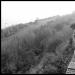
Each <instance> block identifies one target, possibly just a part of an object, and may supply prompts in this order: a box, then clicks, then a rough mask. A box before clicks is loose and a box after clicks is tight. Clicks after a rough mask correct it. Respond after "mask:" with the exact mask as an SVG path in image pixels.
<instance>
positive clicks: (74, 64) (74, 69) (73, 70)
mask: <svg viewBox="0 0 75 75" xmlns="http://www.w3.org/2000/svg"><path fill="white" fill-rule="evenodd" d="M66 74H75V50H74V55H73V57H72V60H71V62H70V64H69V66H68V69H67V71H66Z"/></svg>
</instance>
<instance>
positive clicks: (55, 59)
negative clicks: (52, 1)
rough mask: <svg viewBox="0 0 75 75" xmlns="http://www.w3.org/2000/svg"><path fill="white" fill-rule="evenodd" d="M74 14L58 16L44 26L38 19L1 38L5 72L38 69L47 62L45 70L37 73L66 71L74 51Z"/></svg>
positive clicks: (2, 69) (22, 71) (29, 71)
mask: <svg viewBox="0 0 75 75" xmlns="http://www.w3.org/2000/svg"><path fill="white" fill-rule="evenodd" d="M74 16H75V15H74V14H73V15H67V16H64V17H61V18H57V19H56V20H54V21H50V22H47V23H46V25H44V26H40V25H38V24H39V23H38V22H36V23H32V25H31V26H30V24H31V23H30V24H29V26H28V27H22V29H21V30H20V31H19V32H17V33H16V32H15V34H12V33H10V34H11V35H12V36H11V35H9V36H7V37H4V38H5V40H2V41H1V64H2V65H1V72H2V73H31V71H32V70H31V69H33V70H34V69H35V67H39V66H38V65H40V63H41V62H43V63H42V67H43V71H39V69H37V70H36V71H35V73H64V72H65V70H66V67H67V64H68V62H69V61H70V58H71V55H72V54H73V50H72V47H71V45H70V44H69V41H70V38H71V35H72V32H73V31H72V29H71V28H70V24H72V23H74V21H75V17H74ZM35 24H37V25H36V26H34V25H35ZM62 25H63V26H62ZM9 29H10V28H9ZM9 29H8V31H9ZM13 31H14V30H13ZM13 31H12V32H13ZM9 32H10V31H9ZM69 45H70V46H69ZM66 54H67V55H66ZM44 56H45V57H44ZM43 59H44V60H46V61H43ZM64 62H66V63H65V64H64ZM45 66H47V67H46V68H45ZM48 66H49V67H48ZM65 66H66V67H65ZM42 67H41V68H40V69H42ZM50 71H51V72H50ZM32 73H33V71H32Z"/></svg>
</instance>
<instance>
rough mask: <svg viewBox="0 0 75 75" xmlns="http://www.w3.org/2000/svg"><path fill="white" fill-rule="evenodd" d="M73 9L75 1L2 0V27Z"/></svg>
mask: <svg viewBox="0 0 75 75" xmlns="http://www.w3.org/2000/svg"><path fill="white" fill-rule="evenodd" d="M73 11H75V1H1V28H6V27H8V26H11V25H15V24H19V23H27V22H31V21H34V20H36V19H37V18H39V19H43V18H48V17H52V16H56V15H66V14H71V13H72V12H73Z"/></svg>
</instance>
